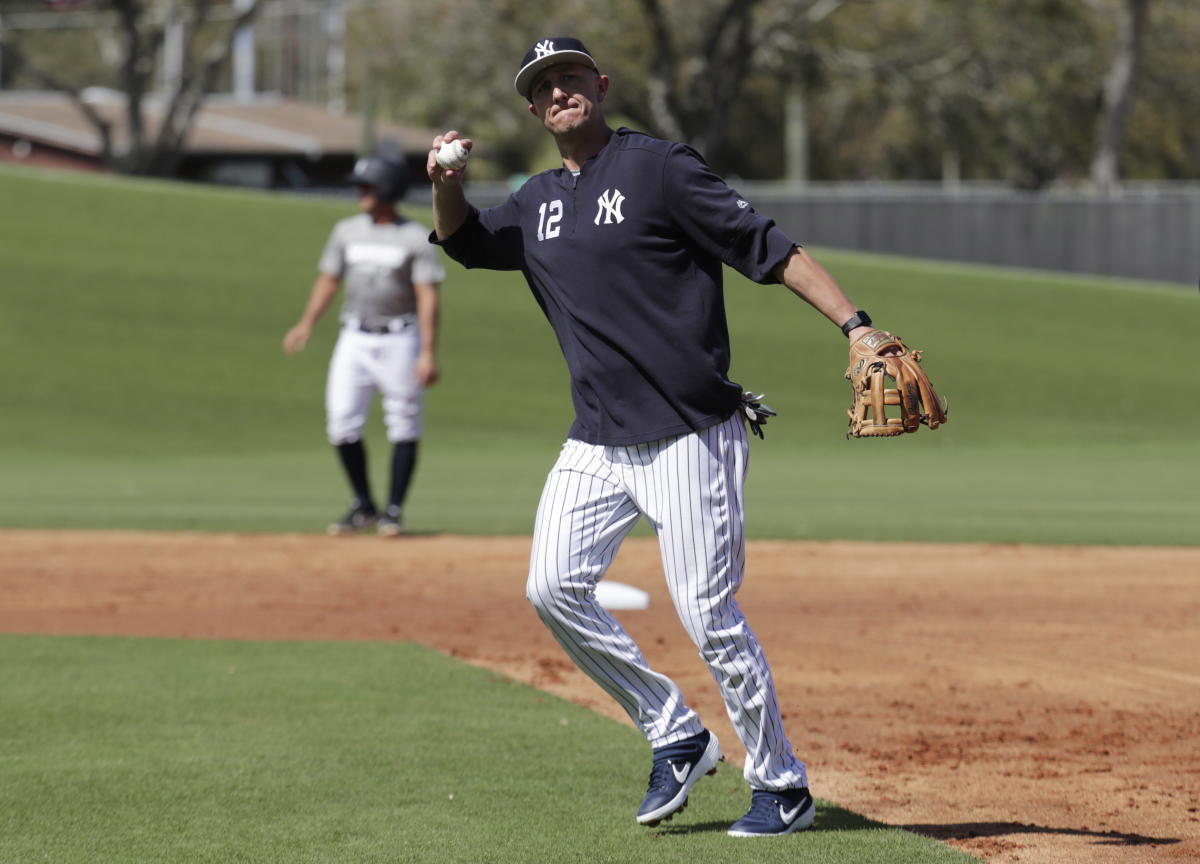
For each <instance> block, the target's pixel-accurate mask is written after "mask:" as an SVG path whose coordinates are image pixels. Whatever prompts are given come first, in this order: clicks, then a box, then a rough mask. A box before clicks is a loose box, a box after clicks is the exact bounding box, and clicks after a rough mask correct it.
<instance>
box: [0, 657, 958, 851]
mask: <svg viewBox="0 0 1200 864" xmlns="http://www.w3.org/2000/svg"><path fill="white" fill-rule="evenodd" d="M0 692H3V693H4V724H3V731H2V734H0V776H3V777H4V782H3V783H0V860H3V861H4V862H6V864H32V862H52V864H74V862H79V864H94V862H97V861H103V862H106V864H126V862H127V864H151V862H162V864H179V862H189V864H193V862H205V864H209V862H211V864H217V862H264V864H265V862H270V864H289V862H296V864H301V862H303V864H318V862H338V864H340V862H389V864H393V862H438V864H443V862H444V864H450V862H463V864H488V862H495V864H513V862H555V864H566V862H580V864H584V862H586V864H603V862H612V864H616V862H629V864H634V862H637V864H660V862H661V864H666V862H681V864H691V862H697V861H722V862H729V864H737V862H747V864H749V862H762V864H770V862H775V861H789V862H813V864H816V862H821V864H851V862H853V864H869V862H879V864H938V862H946V864H950V862H968V861H971V860H973V859H971V858H969V857H967V856H965V855H962V854H960V853H957V852H955V851H954V850H951V849H950V848H949V847H945V846H941V845H939V844H936V843H934V842H933V841H931V840H926V839H924V838H921V837H918V836H916V835H914V834H910V833H908V832H905V831H902V830H899V829H894V828H886V827H884V826H881V825H878V824H875V823H870V822H868V821H866V820H864V819H862V818H861V817H858V816H855V815H854V814H852V813H849V812H847V811H845V810H842V809H839V808H838V807H835V806H833V805H832V804H829V803H827V802H820V809H819V813H818V816H817V822H816V824H815V826H814V829H813V830H811V831H809V832H807V833H806V834H804V835H803V841H802V842H796V841H795V840H793V839H789V840H787V841H782V842H776V841H762V840H749V841H747V840H741V841H736V840H732V839H730V838H729V837H727V836H726V835H725V833H724V832H725V829H726V828H727V827H728V824H729V823H730V822H731V821H732V820H734V819H736V818H737V817H738V816H740V815H741V814H742V812H743V810H744V809H745V804H746V800H747V792H746V789H745V784H744V783H743V782H742V779H741V775H740V771H738V770H736V769H735V768H733V767H732V766H729V765H722V766H721V769H720V771H719V773H718V774H717V776H716V777H712V778H707V779H705V780H704V782H703V783H701V784H700V785H698V786H697V787H696V789H695V790H694V791H693V793H692V797H691V804H690V806H689V807H688V810H687V812H686V813H685V814H684V815H683V816H681V817H679V818H677V819H675V820H673V821H672V822H670V823H665V825H664V826H662V827H661V828H660V829H646V828H641V827H639V826H638V825H636V824H635V823H634V820H633V813H634V811H635V810H636V808H637V804H638V801H639V800H640V794H641V791H642V789H643V788H644V783H645V779H646V772H647V770H648V769H647V766H648V764H649V763H648V760H647V758H646V752H645V744H644V742H642V741H641V738H640V736H639V735H638V734H637V733H636V732H635V731H634V730H633V729H631V728H628V727H625V726H620V725H617V724H615V723H612V722H611V721H609V720H606V719H604V718H602V717H600V716H599V715H597V714H594V713H592V712H590V711H587V710H585V709H582V708H579V707H577V706H575V705H571V704H569V703H566V702H563V701H561V700H559V699H557V698H555V697H552V696H548V695H546V694H544V693H541V692H539V691H537V690H534V689H532V688H529V687H526V686H524V685H521V684H517V683H514V682H512V681H510V680H508V679H505V678H502V677H500V676H497V675H494V674H491V673H488V672H484V671H482V670H478V669H472V668H466V667H463V666H462V665H461V664H459V663H457V662H456V661H454V660H451V659H449V658H447V657H443V656H441V655H438V654H435V653H433V652H431V651H428V650H426V649H422V648H419V647H416V646H413V645H404V644H371V643H319V642H215V641H214V642H208V641H182V640H147V639H113V638H101V639H97V638H43V637H30V636H0ZM481 706H485V707H486V710H480V709H481Z"/></svg>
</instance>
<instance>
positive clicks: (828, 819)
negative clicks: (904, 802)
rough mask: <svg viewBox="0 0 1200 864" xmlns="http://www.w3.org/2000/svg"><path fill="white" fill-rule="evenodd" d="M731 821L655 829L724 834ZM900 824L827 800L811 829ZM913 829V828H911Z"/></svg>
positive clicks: (859, 828)
mask: <svg viewBox="0 0 1200 864" xmlns="http://www.w3.org/2000/svg"><path fill="white" fill-rule="evenodd" d="M731 824H732V821H730V822H696V823H693V824H690V825H668V824H663V825H660V826H659V827H658V828H657V829H654V830H655V832H656V833H658V834H662V835H664V836H668V837H670V836H679V835H683V834H707V833H713V832H720V833H721V834H724V833H725V832H726V831H728V830H729V826H730V825H731ZM900 827H903V826H898V825H885V824H884V823H882V822H875V821H873V820H871V819H868V818H866V817H865V816H859V815H858V814H857V813H852V812H850V811H849V810H844V809H842V808H841V807H838V806H837V805H835V804H830V803H828V802H827V801H820V800H818V801H817V818H816V819H815V820H814V821H813V824H812V827H811V828H809V829H808V830H809V831H863V830H866V829H868V828H900ZM909 830H911V829H909Z"/></svg>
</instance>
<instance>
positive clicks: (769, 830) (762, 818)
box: [729, 789, 817, 837]
mask: <svg viewBox="0 0 1200 864" xmlns="http://www.w3.org/2000/svg"><path fill="white" fill-rule="evenodd" d="M816 815H817V807H816V804H815V803H814V802H813V798H812V795H810V794H809V793H808V790H807V789H783V790H781V791H779V792H768V791H766V790H764V789H754V790H752V792H751V794H750V809H749V810H748V811H747V812H746V815H745V816H743V817H742V818H741V819H739V820H738V821H736V822H734V823H733V826H732V827H730V829H729V836H730V837H782V836H783V835H784V834H791V833H792V832H793V831H803V830H804V829H805V828H807V827H808V826H809V825H812V823H813V819H814V818H815V817H816Z"/></svg>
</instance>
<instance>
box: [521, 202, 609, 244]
mask: <svg viewBox="0 0 1200 864" xmlns="http://www.w3.org/2000/svg"><path fill="white" fill-rule="evenodd" d="M624 203H625V194H624V193H623V192H622V191H621V190H620V189H617V188H611V189H605V190H604V191H603V192H602V193H601V194H600V196H599V197H598V198H596V213H595V215H594V216H593V217H592V224H593V225H619V224H621V223H622V222H624V221H625V214H624V213H622V212H621V207H622V205H623V204H624ZM563 214H564V207H563V202H562V199H561V198H555V199H554V200H553V201H543V202H542V204H541V206H539V207H538V226H537V239H538V242H539V243H541V242H542V241H545V240H553V239H554V238H555V237H559V236H561V234H562V221H563Z"/></svg>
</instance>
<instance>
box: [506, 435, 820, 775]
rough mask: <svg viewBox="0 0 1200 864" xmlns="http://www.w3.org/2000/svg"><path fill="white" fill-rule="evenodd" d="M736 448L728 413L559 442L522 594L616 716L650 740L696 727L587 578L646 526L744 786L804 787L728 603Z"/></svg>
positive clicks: (747, 637)
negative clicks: (741, 757) (601, 440)
mask: <svg viewBox="0 0 1200 864" xmlns="http://www.w3.org/2000/svg"><path fill="white" fill-rule="evenodd" d="M748 455H749V445H748V441H747V435H746V428H745V426H744V425H743V422H742V420H741V415H740V414H735V415H734V416H733V417H731V418H730V419H729V420H726V421H725V422H723V423H720V424H718V425H716V426H713V427H711V428H709V429H705V430H703V431H701V432H696V433H689V434H686V435H678V436H674V437H671V438H664V439H662V440H660V441H653V442H651V443H649V444H638V445H634V446H630V447H610V446H603V445H592V444H585V443H583V442H581V441H576V440H571V439H569V440H568V441H567V443H566V444H565V445H563V449H562V452H561V454H560V455H559V458H558V461H557V462H556V463H555V465H554V468H553V469H551V471H550V475H549V477H548V478H547V479H546V487H545V489H544V490H543V491H542V499H541V503H540V504H539V506H538V514H537V522H536V526H535V528H534V535H533V552H532V555H531V560H530V567H529V582H528V584H527V586H526V592H527V594H528V597H529V601H530V602H531V603H532V604H533V605H534V607H535V608H536V609H537V612H538V615H539V616H540V617H541V619H542V621H543V622H545V624H546V626H547V627H549V628H550V631H551V632H552V633H553V634H554V636H555V638H556V639H557V640H558V641H559V643H560V644H561V645H562V646H563V648H564V649H565V650H566V652H567V654H568V655H569V656H570V657H571V659H572V660H573V661H575V663H576V664H577V665H578V666H579V667H580V668H581V669H582V670H583V671H584V672H586V673H587V674H588V675H589V676H591V678H592V679H593V680H594V681H595V682H596V683H597V684H599V685H600V686H601V687H602V688H603V689H604V690H605V691H606V692H607V693H608V694H609V695H611V696H612V697H613V698H614V699H616V700H617V702H618V703H620V705H621V707H622V708H624V709H625V711H626V712H628V714H629V716H630V717H631V718H632V720H633V722H634V724H636V725H637V727H638V728H640V729H641V730H642V731H643V733H644V734H645V735H646V738H647V739H648V740H649V741H650V744H651V746H652V747H662V746H663V745H665V744H670V743H673V742H675V741H679V740H682V739H684V738H687V737H689V736H692V735H696V734H698V733H699V732H701V731H702V730H703V728H704V726H703V724H702V723H701V722H700V719H699V717H697V716H696V714H695V712H694V711H692V709H691V708H689V707H688V706H687V705H686V704H685V703H684V700H683V695H682V693H680V691H679V688H678V687H677V686H676V685H675V683H674V682H673V681H671V680H670V679H669V678H667V677H666V676H664V675H661V674H659V673H657V672H655V671H653V670H652V669H650V668H649V667H648V666H647V665H646V660H645V658H644V657H643V656H642V652H641V649H640V648H638V646H637V644H636V643H635V642H634V641H633V639H632V638H631V637H630V636H629V634H628V633H626V632H625V630H624V628H622V627H621V625H620V624H619V623H618V622H617V620H616V619H615V618H614V617H613V616H612V615H611V614H610V613H609V612H608V611H607V610H606V609H604V608H603V607H602V606H600V604H599V603H597V602H596V596H595V587H596V583H597V582H598V581H599V580H600V579H602V578H603V577H604V573H605V571H606V570H607V569H608V567H609V565H610V564H611V563H612V561H613V558H614V557H615V556H616V554H617V549H618V548H619V547H620V545H621V541H622V540H624V539H625V537H626V535H627V534H628V533H629V531H630V530H631V529H632V528H633V526H634V524H635V523H636V522H637V520H638V518H639V517H641V516H644V517H646V519H647V520H648V521H649V522H650V524H651V526H652V527H653V528H654V531H655V533H656V534H657V535H658V542H659V548H660V550H661V554H662V563H663V570H664V571H665V574H666V579H667V586H668V588H669V589H670V592H671V598H672V600H673V601H674V603H675V611H676V612H677V613H678V614H679V618H680V620H681V621H682V622H683V626H684V628H685V629H686V630H687V633H688V635H689V636H690V637H691V639H692V641H693V642H694V643H695V644H696V647H697V648H699V649H700V656H701V658H703V660H704V661H705V662H706V663H707V664H708V667H709V669H710V670H711V672H712V676H713V679H714V680H715V681H716V682H717V685H718V686H719V687H720V689H721V695H722V696H723V697H724V699H725V706H726V708H727V709H728V711H729V718H730V720H731V721H732V723H733V728H734V729H735V730H737V733H738V736H739V737H740V738H741V741H742V744H743V746H745V748H746V754H747V755H746V767H745V776H746V780H747V781H748V782H749V783H750V785H751V786H752V787H753V788H756V789H786V788H795V787H800V786H807V785H808V780H807V777H806V771H805V766H804V764H803V763H802V762H800V761H799V760H797V759H796V757H795V756H794V755H793V753H792V747H791V744H790V743H789V741H788V738H787V734H786V733H785V731H784V729H783V722H782V720H781V719H780V716H779V703H778V701H777V699H776V695H775V684H774V682H773V680H772V678H771V670H770V667H769V666H768V665H767V660H766V657H765V656H764V655H763V652H762V649H761V647H759V644H758V640H757V638H755V636H754V633H753V632H752V631H751V630H750V627H749V625H748V624H747V623H746V620H745V618H744V617H743V615H742V611H741V609H740V608H739V607H738V605H737V601H736V600H735V599H734V594H735V593H736V592H737V590H738V588H739V586H740V585H741V582H742V575H743V571H744V566H745V541H744V537H743V533H742V524H743V512H742V489H743V484H744V480H745V476H746V462H747V457H748Z"/></svg>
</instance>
